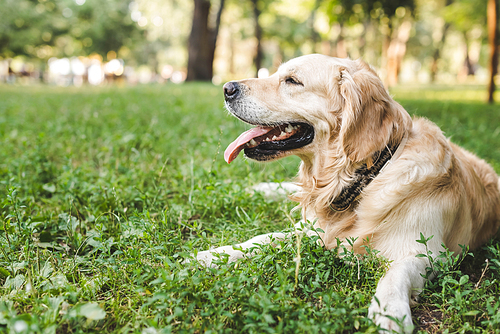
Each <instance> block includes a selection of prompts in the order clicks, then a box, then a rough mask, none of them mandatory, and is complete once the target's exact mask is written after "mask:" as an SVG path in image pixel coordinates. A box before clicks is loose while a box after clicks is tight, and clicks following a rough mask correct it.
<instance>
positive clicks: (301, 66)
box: [224, 55, 409, 162]
mask: <svg viewBox="0 0 500 334" xmlns="http://www.w3.org/2000/svg"><path fill="white" fill-rule="evenodd" d="M224 96H225V101H226V107H227V109H228V110H229V111H230V112H231V113H232V114H233V115H234V116H236V117H237V118H239V119H241V120H242V121H244V122H246V123H249V124H252V125H255V126H256V127H255V128H253V129H251V130H249V131H246V132H244V133H243V134H241V135H240V136H239V138H238V139H236V140H235V141H234V142H233V143H231V144H230V145H229V147H228V148H227V150H226V152H225V154H224V158H225V159H226V161H227V162H231V161H232V160H234V159H235V158H236V157H237V155H238V153H239V152H240V151H241V150H244V152H245V155H246V156H247V157H249V158H251V159H255V160H259V161H266V160H273V159H278V158H282V157H285V156H288V155H291V154H295V155H298V156H299V157H301V158H302V159H303V160H304V159H307V160H309V159H311V157H312V156H313V155H314V154H315V153H319V152H323V151H324V150H325V149H327V150H332V149H335V150H337V151H338V152H337V154H338V155H344V156H345V157H347V158H348V159H350V160H351V161H354V162H359V161H362V160H365V159H368V158H370V156H371V155H372V154H373V153H374V152H377V151H379V150H381V149H383V148H384V147H385V146H386V145H387V144H388V143H389V141H390V140H395V141H396V140H400V138H396V137H398V136H399V135H398V127H399V124H400V123H401V122H404V119H405V118H406V117H407V118H408V119H409V116H408V115H407V114H406V112H405V111H404V109H402V107H401V106H399V105H398V104H397V103H396V102H394V101H393V100H392V99H391V98H390V96H389V95H388V93H387V91H386V90H385V88H384V86H383V84H382V82H381V81H380V79H379V78H378V77H377V75H376V73H375V72H374V71H373V70H372V69H371V68H370V67H369V66H368V65H367V64H366V63H364V62H362V61H359V60H356V61H352V60H349V59H338V58H332V57H328V56H322V55H308V56H302V57H299V58H295V59H292V60H290V61H289V62H287V63H285V64H283V65H281V66H280V67H279V69H278V71H277V72H276V73H275V74H273V75H272V76H270V77H268V78H265V79H246V80H241V81H231V82H228V83H226V84H225V85H224ZM401 114H406V116H404V115H401ZM401 136H402V135H401Z"/></svg>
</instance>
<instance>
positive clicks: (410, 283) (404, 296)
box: [368, 257, 429, 333]
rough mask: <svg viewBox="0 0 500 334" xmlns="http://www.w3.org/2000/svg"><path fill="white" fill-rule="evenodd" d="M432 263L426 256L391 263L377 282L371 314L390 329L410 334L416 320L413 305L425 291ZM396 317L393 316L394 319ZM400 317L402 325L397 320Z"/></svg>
mask: <svg viewBox="0 0 500 334" xmlns="http://www.w3.org/2000/svg"><path fill="white" fill-rule="evenodd" d="M428 266H429V262H428V260H427V259H425V258H417V257H408V258H405V259H402V260H400V261H396V262H394V263H392V265H391V267H390V268H389V270H388V271H387V273H386V274H385V276H384V277H382V279H381V280H380V281H379V283H378V285H377V291H376V293H375V297H374V298H373V300H372V303H371V305H370V308H369V309H368V316H369V317H370V318H371V319H373V320H374V321H375V323H376V324H377V325H380V327H381V328H382V329H384V330H387V331H389V332H391V331H396V332H398V333H401V332H403V333H411V332H412V330H413V322H412V319H411V311H410V304H411V303H412V299H415V298H416V297H417V296H418V294H419V293H420V292H421V291H422V289H423V287H424V284H425V281H426V279H425V278H424V277H422V276H425V273H426V268H427V267H428ZM391 318H393V319H391ZM394 319H397V320H398V321H399V322H400V324H401V325H402V327H400V326H399V324H398V323H397V322H396V321H394Z"/></svg>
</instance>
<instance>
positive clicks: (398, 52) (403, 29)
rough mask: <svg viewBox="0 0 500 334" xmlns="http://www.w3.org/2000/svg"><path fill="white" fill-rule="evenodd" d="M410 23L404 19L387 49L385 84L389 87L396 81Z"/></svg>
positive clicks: (408, 35)
mask: <svg viewBox="0 0 500 334" xmlns="http://www.w3.org/2000/svg"><path fill="white" fill-rule="evenodd" d="M410 31H411V23H410V21H404V22H403V23H402V24H401V26H399V29H398V31H397V35H396V37H395V38H393V39H392V40H391V42H390V44H389V48H388V49H387V86H388V87H391V86H394V85H396V84H397V83H398V76H399V71H400V69H401V62H402V60H403V57H404V56H405V54H406V42H408V39H409V38H410Z"/></svg>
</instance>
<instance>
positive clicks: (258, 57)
mask: <svg viewBox="0 0 500 334" xmlns="http://www.w3.org/2000/svg"><path fill="white" fill-rule="evenodd" d="M251 1H252V7H253V17H254V21H255V39H256V40H257V45H256V47H255V56H254V65H255V71H256V72H255V73H256V75H257V74H258V72H259V69H260V68H261V67H262V57H263V54H262V27H261V26H260V23H259V17H260V13H261V10H260V8H259V1H258V0H251Z"/></svg>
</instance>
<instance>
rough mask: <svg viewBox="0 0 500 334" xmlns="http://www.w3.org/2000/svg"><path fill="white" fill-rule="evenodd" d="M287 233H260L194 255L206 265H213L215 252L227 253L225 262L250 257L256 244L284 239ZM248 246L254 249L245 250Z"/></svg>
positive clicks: (215, 256)
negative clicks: (236, 242) (247, 238)
mask: <svg viewBox="0 0 500 334" xmlns="http://www.w3.org/2000/svg"><path fill="white" fill-rule="evenodd" d="M288 235H289V234H288V233H268V234H261V235H258V236H256V237H253V238H252V239H250V240H247V241H245V242H243V243H241V244H236V245H233V246H222V247H218V248H214V249H210V250H207V251H202V252H198V254H197V255H196V259H197V260H198V262H200V263H201V264H202V265H204V266H206V267H213V266H214V264H213V260H214V259H216V258H217V257H218V256H217V254H227V255H228V256H229V257H228V259H227V262H234V261H236V260H238V259H242V258H244V257H251V256H252V255H254V254H255V252H256V251H257V248H258V247H257V246H258V245H266V244H269V243H271V242H274V241H280V240H284V239H285V238H286V237H287V236H288ZM250 248H254V249H253V250H252V251H250V252H248V251H247V250H248V249H250Z"/></svg>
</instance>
